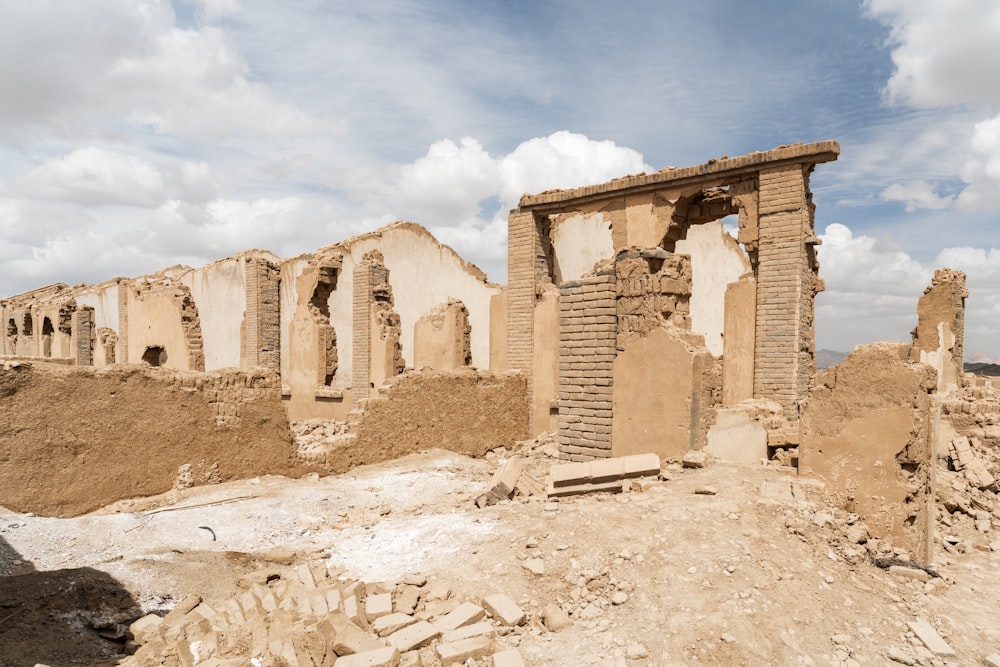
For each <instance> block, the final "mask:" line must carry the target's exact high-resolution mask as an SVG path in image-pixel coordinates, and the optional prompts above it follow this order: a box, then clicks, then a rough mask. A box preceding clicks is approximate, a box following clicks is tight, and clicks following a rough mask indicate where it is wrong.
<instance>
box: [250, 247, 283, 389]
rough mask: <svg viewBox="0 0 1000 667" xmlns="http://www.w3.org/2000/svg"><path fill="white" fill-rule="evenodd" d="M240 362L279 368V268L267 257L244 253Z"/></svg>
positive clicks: (271, 368)
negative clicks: (266, 258)
mask: <svg viewBox="0 0 1000 667" xmlns="http://www.w3.org/2000/svg"><path fill="white" fill-rule="evenodd" d="M245 261H246V274H245V275H246V278H245V284H246V313H245V315H244V322H245V326H244V333H243V335H244V341H243V350H244V353H245V359H244V364H245V365H246V367H247V368H257V367H260V368H266V369H268V370H270V371H275V372H278V371H279V367H280V365H281V272H280V271H279V270H278V268H277V267H275V266H272V265H271V264H270V263H269V262H268V261H267V260H265V259H261V258H258V257H247V258H245Z"/></svg>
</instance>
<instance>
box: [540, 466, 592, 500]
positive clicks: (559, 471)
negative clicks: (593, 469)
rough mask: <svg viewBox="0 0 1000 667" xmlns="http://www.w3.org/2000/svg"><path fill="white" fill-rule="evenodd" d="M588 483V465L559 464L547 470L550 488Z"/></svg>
mask: <svg viewBox="0 0 1000 667" xmlns="http://www.w3.org/2000/svg"><path fill="white" fill-rule="evenodd" d="M589 481H590V463H560V464H558V465H554V466H552V468H551V469H550V470H549V483H550V484H551V485H552V486H556V487H560V486H575V485H579V484H586V483H587V482H589ZM550 495H551V494H550Z"/></svg>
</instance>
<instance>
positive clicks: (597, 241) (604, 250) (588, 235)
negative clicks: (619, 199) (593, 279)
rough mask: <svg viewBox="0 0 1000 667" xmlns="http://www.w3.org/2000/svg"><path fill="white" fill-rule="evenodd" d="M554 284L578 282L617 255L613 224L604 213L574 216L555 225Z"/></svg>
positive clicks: (552, 231) (553, 246)
mask: <svg viewBox="0 0 1000 667" xmlns="http://www.w3.org/2000/svg"><path fill="white" fill-rule="evenodd" d="M551 235H552V255H553V273H554V278H555V280H554V282H555V283H556V284H557V285H558V284H559V283H561V282H563V281H566V280H579V279H580V278H582V277H583V276H584V275H586V274H588V273H590V272H591V271H593V269H594V264H596V263H597V262H599V261H601V260H604V259H610V258H611V257H613V256H614V254H615V249H614V244H613V243H612V241H611V221H610V220H609V219H607V218H605V216H604V215H603V214H601V213H591V214H587V215H585V214H582V213H573V214H567V215H565V216H561V217H560V218H558V219H557V220H556V221H554V222H553V223H552V229H551Z"/></svg>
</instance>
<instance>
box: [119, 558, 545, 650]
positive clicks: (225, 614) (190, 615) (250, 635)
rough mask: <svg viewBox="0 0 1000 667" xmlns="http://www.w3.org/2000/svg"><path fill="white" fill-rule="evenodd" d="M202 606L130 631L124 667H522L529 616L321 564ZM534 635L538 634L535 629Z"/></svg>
mask: <svg viewBox="0 0 1000 667" xmlns="http://www.w3.org/2000/svg"><path fill="white" fill-rule="evenodd" d="M244 584H246V586H247V589H246V590H244V591H243V592H242V593H239V594H237V595H235V596H234V597H232V598H230V599H228V600H226V601H224V602H222V603H215V604H209V603H208V602H206V601H205V600H202V599H201V597H199V596H198V595H189V596H187V597H186V598H184V599H183V600H181V602H180V603H178V605H177V606H176V607H175V608H174V609H173V610H172V611H170V612H169V613H168V614H166V615H165V616H163V617H160V616H158V615H155V614H149V615H147V616H144V617H142V618H140V619H139V620H137V621H135V622H134V623H132V625H131V626H130V628H129V632H130V635H131V640H130V641H131V644H132V648H133V649H134V650H135V653H134V654H133V655H132V656H130V657H129V658H127V659H126V660H124V661H123V662H122V663H121V664H122V665H123V666H125V667H153V666H154V665H155V666H161V665H164V666H167V667H170V666H174V665H177V666H183V667H191V666H193V665H200V666H202V667H225V666H229V665H231V666H233V667H235V666H236V665H241V666H242V665H246V664H247V661H248V660H249V661H250V664H253V665H254V666H255V667H332V666H333V665H334V664H336V665H337V667H450V666H451V665H477V666H482V667H519V666H523V665H524V662H523V660H522V659H521V656H520V653H519V651H518V649H517V645H518V644H519V643H520V638H521V635H522V634H523V633H525V632H527V631H528V629H527V628H526V627H525V624H526V623H527V621H528V615H527V614H526V613H525V612H524V610H523V609H522V608H521V607H520V606H519V605H518V603H516V602H515V601H514V600H513V599H511V598H510V597H509V596H507V595H506V594H504V593H494V594H491V595H486V596H484V597H483V598H482V599H481V600H478V601H476V602H472V601H468V600H464V601H463V600H461V599H460V598H458V597H455V596H454V595H453V594H452V591H451V590H450V589H449V588H448V587H447V586H442V585H435V584H432V583H428V581H427V579H426V577H421V576H408V577H405V578H404V580H403V581H402V582H401V583H398V584H396V583H384V582H375V583H373V582H362V581H357V580H353V579H350V578H348V577H346V576H344V575H342V574H340V573H339V572H337V571H334V570H330V569H329V568H328V567H327V565H326V564H325V563H323V562H321V561H315V562H309V563H304V564H302V565H299V566H298V567H288V568H279V567H271V568H265V569H262V570H258V571H255V572H252V573H250V574H249V575H247V576H246V577H245V578H244ZM534 631H535V632H536V633H537V632H538V631H539V630H538V629H537V628H535V629H534Z"/></svg>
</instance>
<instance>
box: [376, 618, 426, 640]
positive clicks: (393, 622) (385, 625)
mask: <svg viewBox="0 0 1000 667" xmlns="http://www.w3.org/2000/svg"><path fill="white" fill-rule="evenodd" d="M416 620H417V619H415V618H413V617H412V616H410V615H409V614H402V613H400V612H393V613H391V614H386V615H385V616H380V617H378V618H377V619H375V620H374V621H373V622H372V625H371V629H372V631H373V632H374V633H375V634H377V635H378V636H379V637H385V636H386V635H391V634H392V633H393V632H396V631H397V630H402V629H403V628H405V627H406V626H408V625H410V624H412V623H414V622H416Z"/></svg>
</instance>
